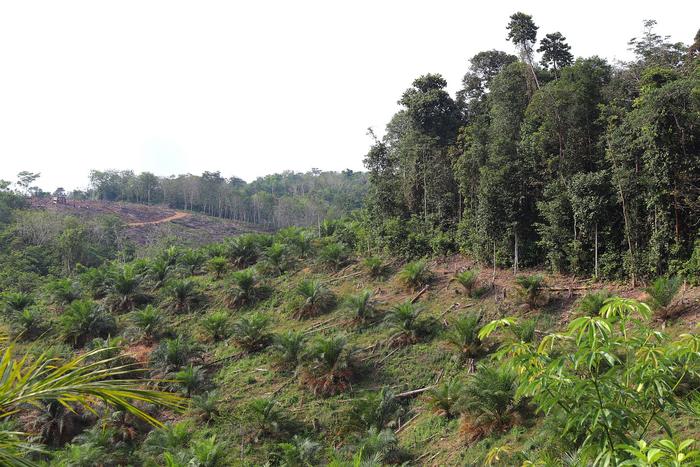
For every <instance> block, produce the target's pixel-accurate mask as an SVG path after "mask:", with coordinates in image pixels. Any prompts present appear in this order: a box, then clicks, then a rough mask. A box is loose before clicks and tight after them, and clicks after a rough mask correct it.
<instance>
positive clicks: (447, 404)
mask: <svg viewBox="0 0 700 467" xmlns="http://www.w3.org/2000/svg"><path fill="white" fill-rule="evenodd" d="M463 389H464V385H463V384H462V382H461V381H460V380H458V379H457V378H454V379H450V380H447V381H444V382H443V383H442V384H440V385H438V386H436V387H434V388H431V389H430V390H428V393H427V398H428V405H429V406H430V407H432V409H433V410H434V411H435V412H436V413H438V414H440V415H443V416H444V417H446V418H452V417H454V416H455V415H457V412H456V408H457V404H458V403H459V401H460V398H461V397H462V390H463Z"/></svg>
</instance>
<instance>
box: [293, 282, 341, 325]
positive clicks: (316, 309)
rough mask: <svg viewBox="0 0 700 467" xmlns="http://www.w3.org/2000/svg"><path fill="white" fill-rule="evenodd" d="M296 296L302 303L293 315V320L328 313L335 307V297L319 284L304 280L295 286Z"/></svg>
mask: <svg viewBox="0 0 700 467" xmlns="http://www.w3.org/2000/svg"><path fill="white" fill-rule="evenodd" d="M297 295H298V296H299V297H301V298H302V300H303V302H302V303H301V305H300V306H299V308H298V309H297V311H296V312H295V313H294V317H295V318H305V317H309V316H315V315H317V314H320V313H324V312H326V311H329V310H330V309H331V308H333V306H334V305H335V296H334V295H333V293H332V292H331V291H330V290H328V289H327V288H326V287H325V286H324V285H323V284H321V282H319V281H316V280H310V279H306V280H303V281H301V282H300V283H299V285H298V286H297Z"/></svg>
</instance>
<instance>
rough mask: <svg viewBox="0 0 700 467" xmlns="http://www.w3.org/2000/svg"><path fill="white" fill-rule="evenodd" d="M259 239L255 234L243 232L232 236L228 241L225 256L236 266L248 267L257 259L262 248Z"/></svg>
mask: <svg viewBox="0 0 700 467" xmlns="http://www.w3.org/2000/svg"><path fill="white" fill-rule="evenodd" d="M261 243H262V242H261V239H260V237H258V236H257V235H256V234H243V235H239V236H237V237H233V238H232V239H231V240H230V241H229V242H228V243H227V247H228V251H227V253H226V254H227V256H228V258H229V259H230V260H231V262H232V263H233V264H234V265H236V266H238V267H248V266H251V265H253V264H255V262H256V261H257V260H258V257H259V255H260V251H261V248H262V245H261Z"/></svg>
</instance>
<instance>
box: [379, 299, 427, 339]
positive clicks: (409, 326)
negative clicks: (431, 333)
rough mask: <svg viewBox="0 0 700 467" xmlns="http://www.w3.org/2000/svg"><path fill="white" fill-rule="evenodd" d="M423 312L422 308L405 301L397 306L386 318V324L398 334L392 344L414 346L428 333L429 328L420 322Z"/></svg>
mask: <svg viewBox="0 0 700 467" xmlns="http://www.w3.org/2000/svg"><path fill="white" fill-rule="evenodd" d="M422 311H423V309H422V308H421V307H419V306H418V305H415V304H413V303H411V302H410V301H405V302H403V303H399V304H398V305H395V306H393V307H392V308H391V310H389V312H388V313H387V314H386V316H385V317H384V322H385V323H387V324H388V325H389V326H390V327H391V328H393V329H396V330H397V331H398V332H397V334H396V335H395V336H394V337H393V340H392V343H393V344H398V345H406V344H414V343H416V342H418V340H419V339H420V338H421V337H422V336H423V335H425V334H426V333H427V331H428V330H427V326H426V324H425V323H422V322H420V321H419V320H418V315H419V314H420V313H421V312H422Z"/></svg>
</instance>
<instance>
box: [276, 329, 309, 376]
mask: <svg viewBox="0 0 700 467" xmlns="http://www.w3.org/2000/svg"><path fill="white" fill-rule="evenodd" d="M305 343H306V336H305V335H304V334H303V333H301V332H294V331H287V332H286V333H284V334H281V335H277V336H275V337H274V349H275V351H276V352H277V354H278V355H279V359H280V362H281V363H282V365H283V366H285V367H287V368H296V366H297V365H298V364H299V358H300V357H301V354H302V352H303V351H304V344H305Z"/></svg>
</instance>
